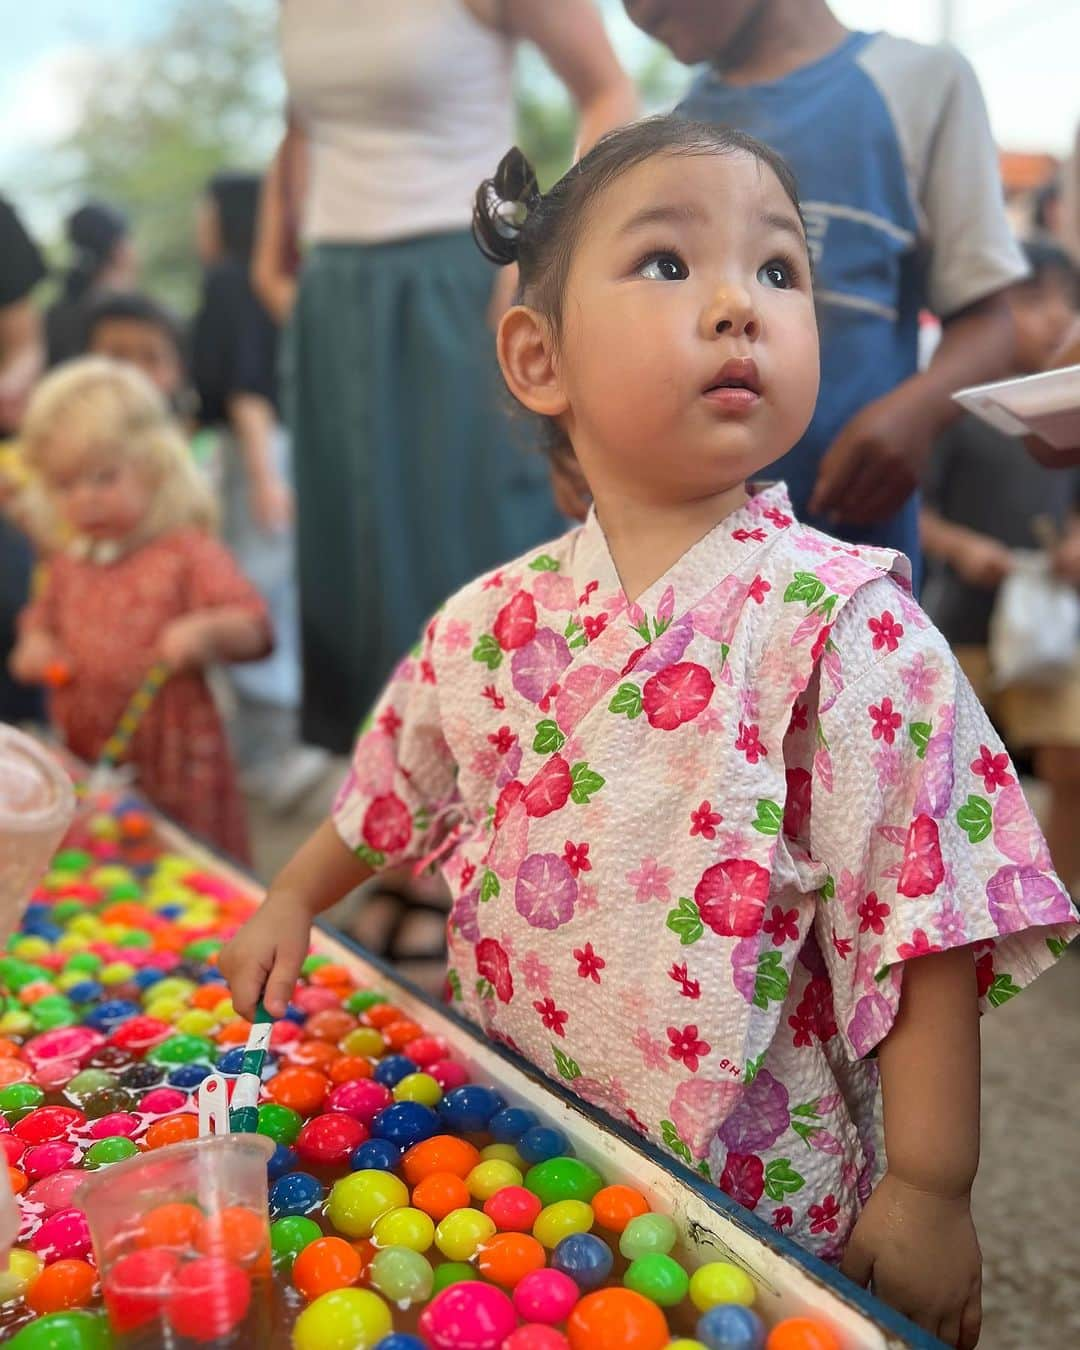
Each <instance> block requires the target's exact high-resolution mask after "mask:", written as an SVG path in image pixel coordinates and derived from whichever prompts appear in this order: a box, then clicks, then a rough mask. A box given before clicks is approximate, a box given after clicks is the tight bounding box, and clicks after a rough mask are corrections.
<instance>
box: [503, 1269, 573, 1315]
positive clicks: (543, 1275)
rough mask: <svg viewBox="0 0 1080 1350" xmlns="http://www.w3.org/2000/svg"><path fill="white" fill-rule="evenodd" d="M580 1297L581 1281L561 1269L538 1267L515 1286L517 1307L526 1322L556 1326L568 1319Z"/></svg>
mask: <svg viewBox="0 0 1080 1350" xmlns="http://www.w3.org/2000/svg"><path fill="white" fill-rule="evenodd" d="M580 1297H581V1291H580V1290H579V1288H578V1286H577V1284H575V1282H574V1281H573V1280H572V1279H571V1278H570V1277H569V1275H565V1274H564V1273H563V1272H562V1271H561V1270H534V1271H532V1272H531V1273H530V1274H528V1275H525V1276H523V1278H522V1279H521V1280H520V1281H519V1282H518V1284H517V1286H516V1287H515V1289H514V1307H515V1308H516V1309H517V1312H518V1315H519V1316H520V1317H521V1318H522V1319H523V1320H525V1321H528V1322H546V1323H551V1325H553V1326H554V1324H555V1323H556V1322H565V1321H566V1319H567V1317H569V1315H570V1311H571V1309H572V1308H573V1307H574V1305H575V1304H576V1303H577V1301H578V1299H579V1298H580Z"/></svg>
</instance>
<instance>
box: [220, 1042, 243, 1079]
mask: <svg viewBox="0 0 1080 1350" xmlns="http://www.w3.org/2000/svg"><path fill="white" fill-rule="evenodd" d="M244 1053H245V1052H244V1047H243V1046H242V1045H237V1046H234V1047H233V1048H232V1049H231V1050H226V1051H225V1053H224V1054H223V1055H219V1056H218V1062H217V1067H218V1072H219V1073H239V1072H240V1070H241V1068H242V1067H243V1063H244Z"/></svg>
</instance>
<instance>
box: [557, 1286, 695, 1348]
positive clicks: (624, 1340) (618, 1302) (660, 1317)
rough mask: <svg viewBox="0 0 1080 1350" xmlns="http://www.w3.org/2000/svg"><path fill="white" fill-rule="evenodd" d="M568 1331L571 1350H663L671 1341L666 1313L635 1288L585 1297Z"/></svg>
mask: <svg viewBox="0 0 1080 1350" xmlns="http://www.w3.org/2000/svg"><path fill="white" fill-rule="evenodd" d="M566 1330H567V1335H568V1337H569V1340H570V1345H571V1348H572V1350H663V1347H664V1346H666V1345H667V1343H668V1340H669V1339H670V1336H669V1333H668V1326H667V1321H666V1320H665V1318H664V1314H663V1313H662V1312H661V1311H660V1309H659V1308H658V1307H657V1306H656V1304H655V1303H650V1302H649V1300H648V1299H647V1298H643V1297H642V1295H641V1294H636V1293H635V1292H634V1291H633V1290H632V1289H597V1290H595V1291H594V1292H593V1293H591V1294H586V1295H585V1297H584V1298H583V1299H582V1300H581V1302H580V1303H579V1304H578V1305H577V1307H575V1308H574V1310H573V1312H572V1313H571V1314H570V1317H569V1319H568V1321H567V1324H566Z"/></svg>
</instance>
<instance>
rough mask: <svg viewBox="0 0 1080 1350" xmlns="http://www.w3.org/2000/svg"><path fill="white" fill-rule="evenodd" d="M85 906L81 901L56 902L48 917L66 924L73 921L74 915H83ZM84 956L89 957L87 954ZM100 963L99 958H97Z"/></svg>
mask: <svg viewBox="0 0 1080 1350" xmlns="http://www.w3.org/2000/svg"><path fill="white" fill-rule="evenodd" d="M85 913H86V906H85V905H84V904H83V902H82V901H81V900H57V902H56V904H55V905H53V907H52V909H51V910H50V911H49V917H50V918H52V919H54V920H55V921H56V922H57V923H67V921H68V919H73V918H74V917H75V915H76V914H85ZM86 955H90V953H89V952H87V953H86ZM98 960H99V961H100V960H101V958H100V957H98Z"/></svg>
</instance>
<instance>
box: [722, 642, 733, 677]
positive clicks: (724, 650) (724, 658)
mask: <svg viewBox="0 0 1080 1350" xmlns="http://www.w3.org/2000/svg"><path fill="white" fill-rule="evenodd" d="M729 651H731V648H730V647H729V646H728V645H727V643H726V642H721V644H720V669H721V670H723V668H724V667H725V666H726V665H727V658H728V652H729Z"/></svg>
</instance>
